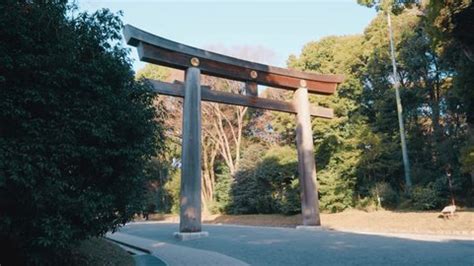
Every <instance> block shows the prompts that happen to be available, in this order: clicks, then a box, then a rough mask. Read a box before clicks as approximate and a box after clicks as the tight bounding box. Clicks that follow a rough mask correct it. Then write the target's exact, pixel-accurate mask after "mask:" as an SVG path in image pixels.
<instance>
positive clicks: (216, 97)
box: [148, 80, 334, 118]
mask: <svg viewBox="0 0 474 266" xmlns="http://www.w3.org/2000/svg"><path fill="white" fill-rule="evenodd" d="M148 81H149V82H150V83H151V84H152V86H153V90H154V91H155V92H157V93H159V94H163V95H169V96H175V97H181V98H182V97H184V85H183V84H179V83H167V82H162V81H158V80H148ZM201 99H202V100H203V101H208V102H216V103H223V104H232V105H240V106H247V107H252V108H260V109H267V110H273V111H280V112H286V113H293V114H296V113H297V110H296V107H295V104H294V103H293V102H284V101H278V100H272V99H266V98H260V97H257V96H247V95H241V94H234V93H230V92H223V91H216V90H211V88H210V87H208V86H201ZM310 115H311V116H314V117H321V118H333V117H334V112H333V110H332V109H330V108H326V107H321V106H310Z"/></svg>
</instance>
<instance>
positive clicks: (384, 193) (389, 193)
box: [370, 182, 399, 208]
mask: <svg viewBox="0 0 474 266" xmlns="http://www.w3.org/2000/svg"><path fill="white" fill-rule="evenodd" d="M370 195H371V196H372V198H373V199H375V202H378V201H377V197H379V198H380V204H381V205H382V206H379V207H382V208H395V207H397V205H398V200H399V197H398V194H397V192H396V191H395V190H394V189H393V188H392V186H390V184H389V183H387V182H379V183H376V184H375V186H374V187H373V188H372V189H371V190H370ZM377 205H378V203H377Z"/></svg>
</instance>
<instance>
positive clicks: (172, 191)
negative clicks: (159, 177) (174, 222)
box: [165, 170, 181, 214]
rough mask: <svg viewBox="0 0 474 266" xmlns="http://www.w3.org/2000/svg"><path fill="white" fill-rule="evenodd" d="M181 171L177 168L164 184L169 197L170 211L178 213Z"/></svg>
mask: <svg viewBox="0 0 474 266" xmlns="http://www.w3.org/2000/svg"><path fill="white" fill-rule="evenodd" d="M180 189H181V171H180V170H177V171H174V172H173V173H172V174H171V178H170V180H168V182H166V184H165V190H166V192H167V194H168V195H170V198H171V204H170V205H171V213H174V214H178V213H179V208H180V206H179V198H180V193H181V190H180Z"/></svg>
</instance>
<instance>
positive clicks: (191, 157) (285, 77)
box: [124, 25, 344, 234]
mask: <svg viewBox="0 0 474 266" xmlns="http://www.w3.org/2000/svg"><path fill="white" fill-rule="evenodd" d="M124 36H125V39H126V41H127V43H128V44H129V45H132V46H135V47H137V50H138V55H139V58H140V60H141V61H145V62H149V63H153V64H158V65H163V66H167V67H172V68H176V69H181V70H184V71H185V82H184V84H175V83H166V82H162V81H157V80H150V82H151V84H152V85H153V87H154V91H156V92H158V93H160V94H164V95H171V96H176V97H184V107H183V128H182V130H183V133H182V139H183V142H182V168H181V196H180V226H179V230H180V233H182V234H186V233H199V232H201V100H204V101H210V102H217V103H225V104H233V105H240V106H248V107H253V108H262V109H269V110H276V111H282V112H288V113H295V114H296V120H297V126H296V142H297V150H298V172H299V180H300V189H301V207H302V208H301V211H302V216H303V225H304V226H318V225H321V221H320V217H319V200H318V192H317V188H316V184H317V183H316V165H315V161H314V152H313V134H312V129H311V116H315V117H322V118H332V117H333V110H332V109H329V108H324V107H319V106H316V107H315V106H311V105H310V103H309V100H308V92H310V93H317V94H325V95H329V94H333V93H334V92H335V90H336V87H337V85H338V84H339V83H341V82H342V81H343V79H344V78H343V76H341V75H321V74H315V73H307V72H302V71H295V70H290V69H284V68H279V67H274V66H268V65H263V64H258V63H254V62H250V61H245V60H241V59H238V58H234V57H230V56H225V55H222V54H217V53H213V52H210V51H206V50H202V49H198V48H194V47H191V46H187V45H184V44H181V43H177V42H173V41H170V40H167V39H164V38H161V37H159V36H156V35H153V34H150V33H148V32H145V31H143V30H140V29H138V28H135V27H133V26H130V25H126V26H125V28H124ZM201 73H202V74H205V75H210V76H215V77H220V78H226V79H231V80H237V81H242V82H245V84H246V93H245V94H246V95H240V94H234V93H228V92H222V91H215V90H212V89H210V88H209V87H205V86H201V83H200V75H201ZM258 84H261V85H267V86H270V87H276V88H282V89H288V90H293V91H295V93H294V100H293V102H285V101H278V100H272V99H265V98H260V97H258V91H257V85H258Z"/></svg>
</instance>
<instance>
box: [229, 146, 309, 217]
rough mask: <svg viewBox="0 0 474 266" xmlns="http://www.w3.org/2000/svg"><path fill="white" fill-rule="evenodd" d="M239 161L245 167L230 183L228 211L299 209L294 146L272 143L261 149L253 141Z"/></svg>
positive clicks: (297, 210) (277, 211)
mask: <svg viewBox="0 0 474 266" xmlns="http://www.w3.org/2000/svg"><path fill="white" fill-rule="evenodd" d="M244 162H245V163H244ZM242 165H245V167H244V168H243V169H240V170H239V171H238V172H237V173H236V174H235V181H234V183H233V184H232V190H231V203H230V206H229V212H230V213H234V214H249V213H284V214H294V213H297V212H299V211H300V209H301V206H300V202H299V183H298V181H297V155H296V150H295V149H294V148H291V147H288V146H283V147H273V148H271V149H269V150H268V151H265V149H264V147H263V146H261V145H259V144H255V145H252V146H250V147H249V148H248V149H247V150H246V151H245V152H244V154H243V156H242Z"/></svg>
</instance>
